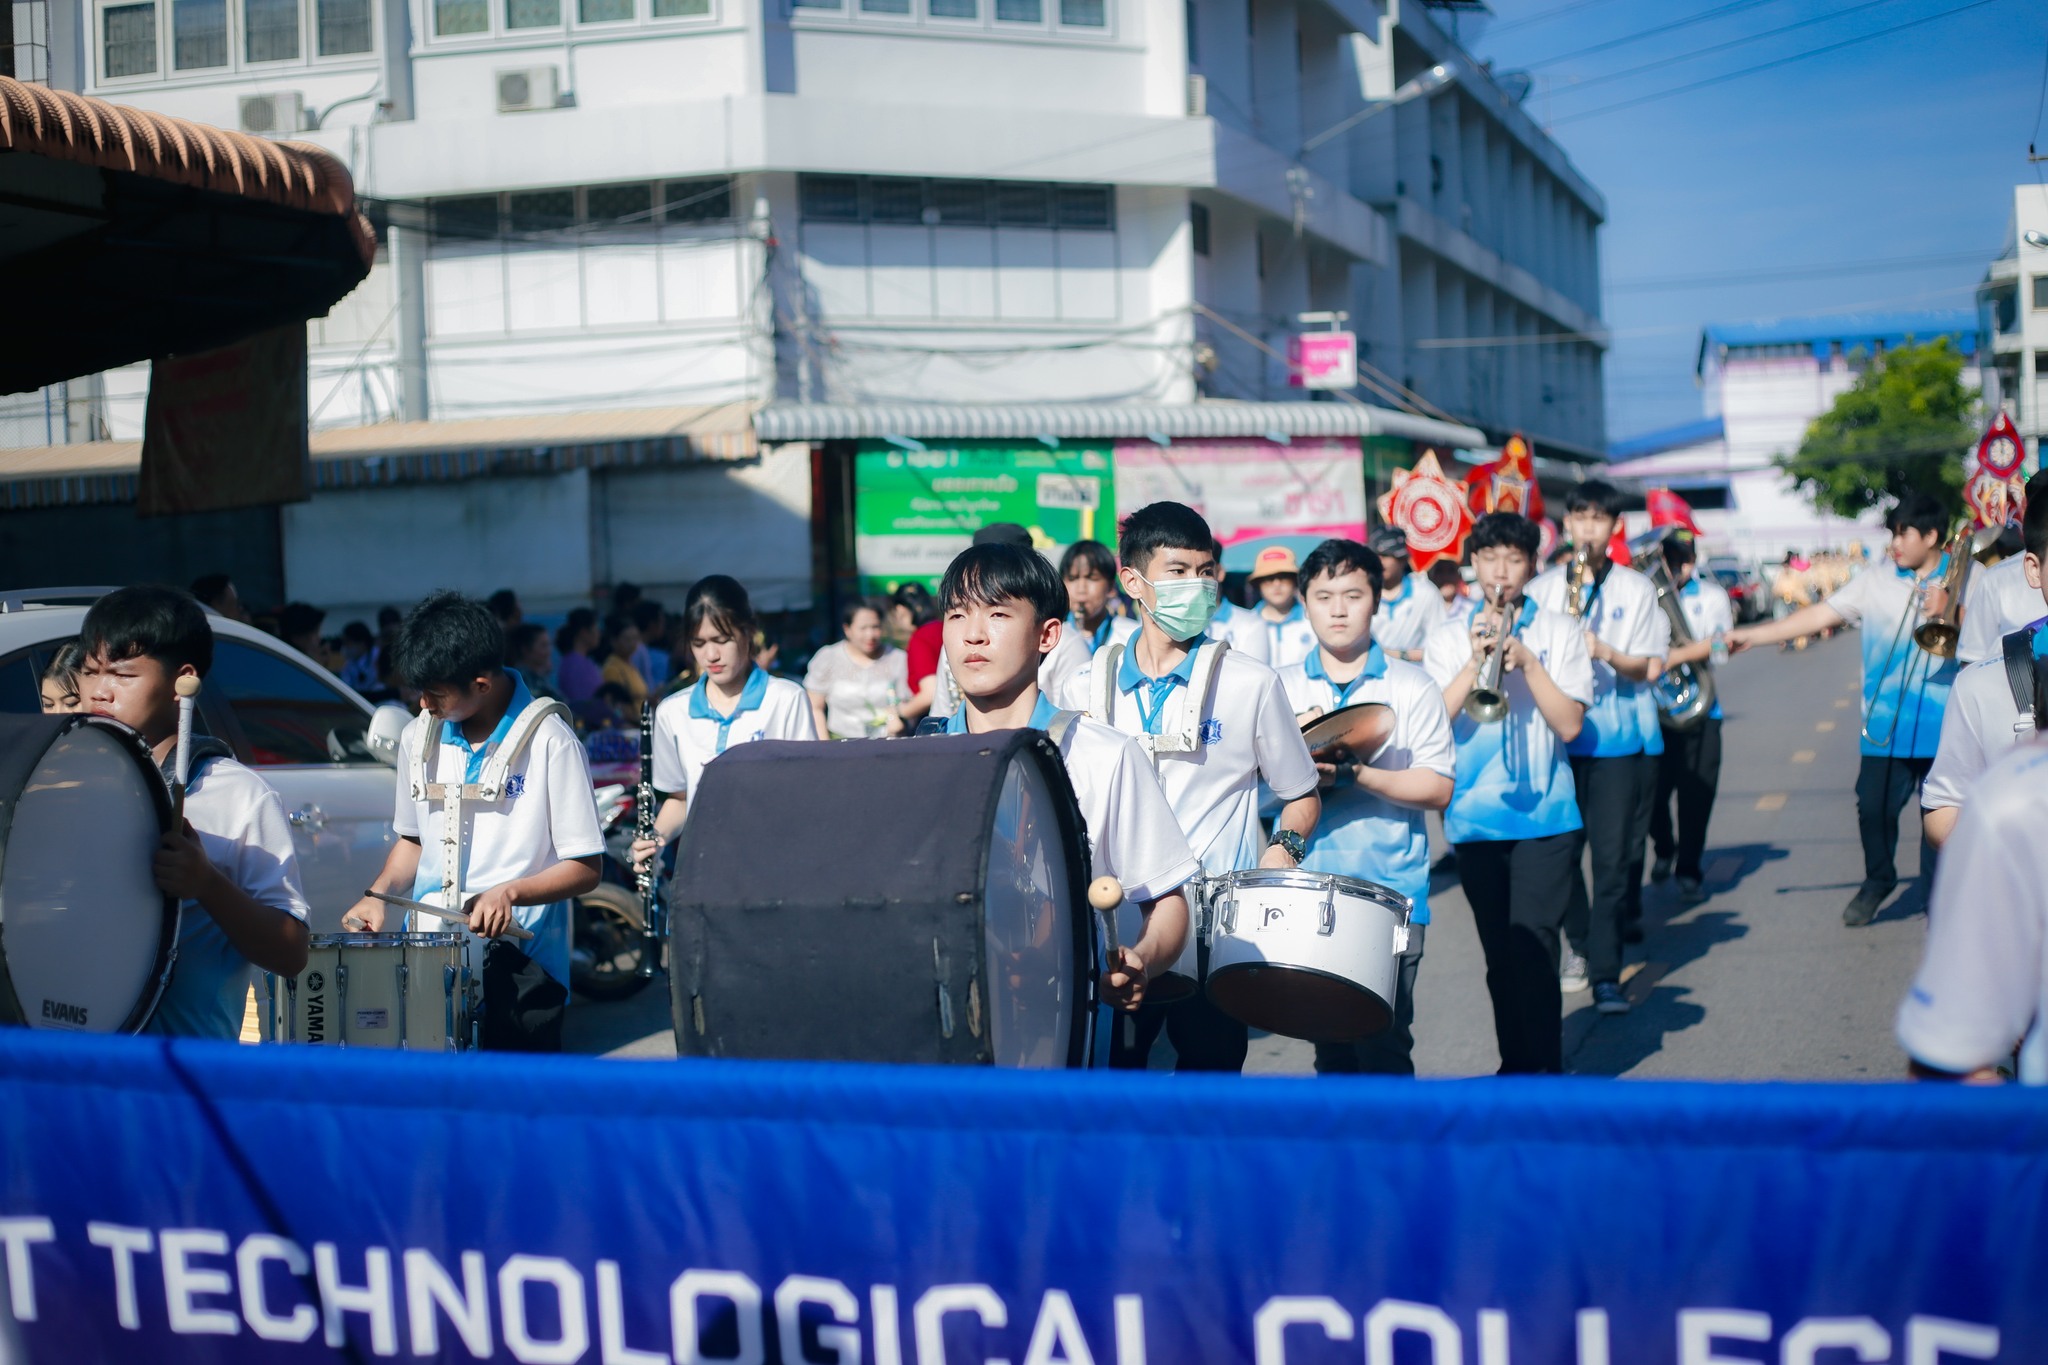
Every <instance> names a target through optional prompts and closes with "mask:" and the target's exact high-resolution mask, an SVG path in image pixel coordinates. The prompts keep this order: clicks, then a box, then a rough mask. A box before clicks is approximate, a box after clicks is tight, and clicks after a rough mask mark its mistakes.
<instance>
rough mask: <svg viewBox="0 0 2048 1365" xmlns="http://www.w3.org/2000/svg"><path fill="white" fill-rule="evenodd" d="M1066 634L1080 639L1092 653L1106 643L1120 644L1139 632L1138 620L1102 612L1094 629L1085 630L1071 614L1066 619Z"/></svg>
mask: <svg viewBox="0 0 2048 1365" xmlns="http://www.w3.org/2000/svg"><path fill="white" fill-rule="evenodd" d="M1065 633H1066V634H1069V635H1072V636H1073V637H1074V638H1075V639H1077V640H1079V641H1080V642H1081V644H1082V646H1083V647H1084V648H1086V649H1087V651H1088V652H1089V653H1090V654H1093V653H1095V651H1096V650H1098V649H1101V648H1102V647H1103V646H1104V645H1120V644H1122V643H1123V642H1124V641H1126V640H1128V639H1130V638H1131V637H1132V636H1133V635H1136V634H1137V633H1138V622H1137V621H1136V619H1135V618H1133V617H1129V616H1114V615H1111V614H1110V613H1109V612H1104V613H1102V619H1101V620H1100V621H1098V622H1096V623H1095V629H1094V630H1092V631H1091V630H1083V629H1082V628H1081V623H1080V622H1079V621H1077V620H1075V619H1074V618H1073V616H1071V615H1069V616H1068V617H1067V619H1066V632H1065Z"/></svg>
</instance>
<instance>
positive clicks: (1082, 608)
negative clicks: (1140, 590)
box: [1060, 540, 1138, 657]
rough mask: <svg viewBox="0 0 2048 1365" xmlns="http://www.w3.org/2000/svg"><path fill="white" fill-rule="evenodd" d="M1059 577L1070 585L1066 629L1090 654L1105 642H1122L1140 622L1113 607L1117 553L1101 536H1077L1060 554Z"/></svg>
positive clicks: (1068, 588) (1134, 632) (1134, 633)
mask: <svg viewBox="0 0 2048 1365" xmlns="http://www.w3.org/2000/svg"><path fill="white" fill-rule="evenodd" d="M1060 581H1061V582H1062V583H1064V584H1066V585H1067V633H1068V634H1070V635H1073V636H1075V637H1076V638H1077V639H1079V640H1080V642H1081V644H1082V646H1083V647H1084V648H1086V649H1087V651H1088V653H1089V655H1090V657H1093V656H1094V654H1095V651H1096V650H1098V649H1101V648H1102V647H1103V646H1104V645H1110V644H1122V643H1123V642H1124V641H1126V640H1128V639H1130V638H1131V637H1132V636H1133V635H1136V634H1137V633H1138V623H1137V622H1136V621H1133V620H1132V619H1131V618H1130V617H1128V616H1118V615H1116V614H1115V613H1114V612H1112V611H1110V609H1109V603H1110V599H1111V598H1113V597H1115V596H1116V556H1115V555H1114V554H1112V553H1111V552H1110V548H1109V547H1108V546H1107V545H1104V544H1103V543H1102V542H1101V541H1099V540H1077V541H1075V542H1074V543H1073V544H1072V545H1069V546H1068V547H1067V549H1066V553H1065V554H1062V555H1061V556H1060Z"/></svg>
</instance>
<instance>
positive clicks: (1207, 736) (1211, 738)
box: [1202, 716, 1223, 744]
mask: <svg viewBox="0 0 2048 1365" xmlns="http://www.w3.org/2000/svg"><path fill="white" fill-rule="evenodd" d="M1222 742H1223V722H1222V721H1220V720H1218V719H1216V717H1214V716H1211V717H1209V719H1207V720H1205V721H1203V722H1202V743H1204V744H1221V743H1222Z"/></svg>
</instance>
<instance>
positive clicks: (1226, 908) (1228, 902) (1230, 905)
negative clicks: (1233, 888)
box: [1215, 892, 1237, 934]
mask: <svg viewBox="0 0 2048 1365" xmlns="http://www.w3.org/2000/svg"><path fill="white" fill-rule="evenodd" d="M1215 927H1216V928H1218V929H1220V930H1222V931H1223V932H1224V933H1226V934H1234V933H1236V932H1237V894H1236V893H1235V892H1232V893H1231V894H1230V895H1228V896H1225V897H1224V898H1223V903H1222V904H1221V905H1219V906H1217V907H1216V925H1215Z"/></svg>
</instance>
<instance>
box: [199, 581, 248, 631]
mask: <svg viewBox="0 0 2048 1365" xmlns="http://www.w3.org/2000/svg"><path fill="white" fill-rule="evenodd" d="M192 595H193V596H194V597H196V598H198V599H199V605H200V606H202V607H205V608H207V609H209V610H211V611H214V612H216V613H218V614H219V615H222V616H225V617H227V619H228V620H230V621H240V622H241V623H242V624H244V625H247V624H248V623H249V612H248V609H247V608H245V607H244V606H243V605H242V597H241V594H240V593H237V592H236V591H235V581H234V580H233V579H232V578H229V577H228V576H227V575H226V574H224V573H210V574H203V575H201V576H200V577H198V578H195V579H193V580H192Z"/></svg>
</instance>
